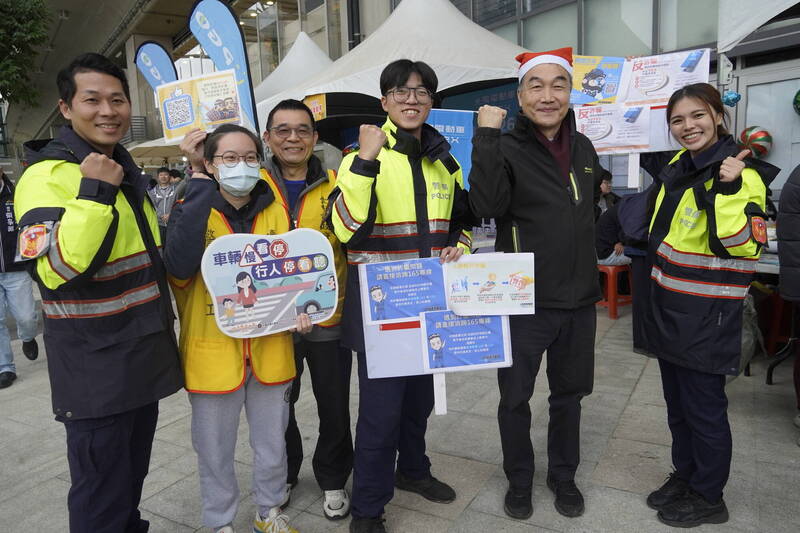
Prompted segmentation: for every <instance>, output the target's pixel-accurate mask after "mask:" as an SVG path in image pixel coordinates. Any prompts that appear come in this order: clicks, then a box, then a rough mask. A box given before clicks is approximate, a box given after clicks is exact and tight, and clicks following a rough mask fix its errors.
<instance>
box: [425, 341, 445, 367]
mask: <svg viewBox="0 0 800 533" xmlns="http://www.w3.org/2000/svg"><path fill="white" fill-rule="evenodd" d="M428 345H429V346H430V347H431V352H430V354H431V368H444V345H445V342H444V340H442V336H441V335H439V334H438V333H432V334H431V335H428Z"/></svg>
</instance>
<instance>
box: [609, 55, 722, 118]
mask: <svg viewBox="0 0 800 533" xmlns="http://www.w3.org/2000/svg"><path fill="white" fill-rule="evenodd" d="M710 53H711V51H710V50H709V49H708V48H701V49H699V50H690V51H685V52H675V53H671V54H661V55H657V56H647V57H637V58H634V59H631V60H630V61H626V62H625V66H624V68H623V70H622V80H621V82H620V87H621V88H622V91H620V93H619V95H618V98H617V103H620V101H622V103H624V104H625V105H628V106H640V105H649V106H661V105H666V104H667V102H668V101H669V97H670V96H672V93H674V92H675V91H676V90H678V89H680V88H681V87H684V86H686V85H689V84H691V83H701V82H708V71H709V56H710Z"/></svg>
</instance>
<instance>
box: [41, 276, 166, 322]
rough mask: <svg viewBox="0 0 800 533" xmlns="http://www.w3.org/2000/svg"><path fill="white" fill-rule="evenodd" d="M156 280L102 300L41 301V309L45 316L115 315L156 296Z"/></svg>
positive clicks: (87, 316)
mask: <svg viewBox="0 0 800 533" xmlns="http://www.w3.org/2000/svg"><path fill="white" fill-rule="evenodd" d="M159 294H160V292H159V290H158V285H157V284H156V282H155V281H154V282H152V283H148V284H147V285H142V286H141V287H136V288H135V289H131V290H129V291H125V292H123V293H122V294H120V295H119V296H116V297H114V298H106V299H103V300H83V301H80V300H78V301H76V300H67V301H61V302H58V301H52V300H43V301H42V311H44V314H45V316H46V317H47V318H93V317H100V316H108V315H115V314H117V313H121V312H123V311H126V310H128V309H130V308H131V307H136V306H137V305H141V304H143V303H147V302H149V301H151V300H155V299H156V298H158V296H159Z"/></svg>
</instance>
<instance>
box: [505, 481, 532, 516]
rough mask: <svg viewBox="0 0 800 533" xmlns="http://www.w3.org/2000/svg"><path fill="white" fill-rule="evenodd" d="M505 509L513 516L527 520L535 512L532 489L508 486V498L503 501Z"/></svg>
mask: <svg viewBox="0 0 800 533" xmlns="http://www.w3.org/2000/svg"><path fill="white" fill-rule="evenodd" d="M503 510H504V511H505V512H506V514H507V515H508V516H510V517H511V518H516V519H517V520H525V519H526V518H530V517H531V515H532V514H533V498H532V497H531V489H530V488H527V489H521V488H518V487H514V486H513V485H509V486H508V491H506V499H505V502H503Z"/></svg>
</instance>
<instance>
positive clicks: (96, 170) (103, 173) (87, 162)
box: [81, 152, 125, 187]
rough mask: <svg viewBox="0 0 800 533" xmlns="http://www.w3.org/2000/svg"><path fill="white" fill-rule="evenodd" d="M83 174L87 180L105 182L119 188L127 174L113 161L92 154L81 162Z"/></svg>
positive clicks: (95, 153) (100, 155) (101, 155)
mask: <svg viewBox="0 0 800 533" xmlns="http://www.w3.org/2000/svg"><path fill="white" fill-rule="evenodd" d="M81 174H82V175H83V177H85V178H92V179H96V180H100V181H105V182H106V183H110V184H111V185H114V186H117V187H119V184H120V183H122V177H123V176H124V175H125V172H124V171H123V170H122V166H120V165H119V164H118V163H117V162H116V161H114V160H113V159H109V158H108V157H106V156H104V155H103V154H98V153H97V152H92V153H91V154H89V155H87V156H86V158H85V159H84V160H83V162H81Z"/></svg>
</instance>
